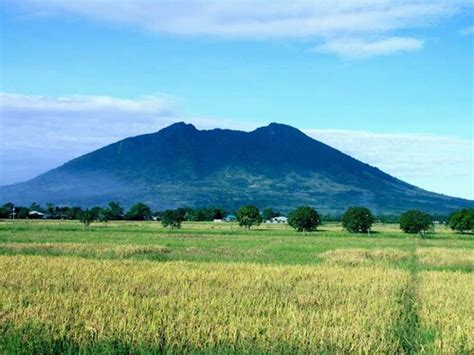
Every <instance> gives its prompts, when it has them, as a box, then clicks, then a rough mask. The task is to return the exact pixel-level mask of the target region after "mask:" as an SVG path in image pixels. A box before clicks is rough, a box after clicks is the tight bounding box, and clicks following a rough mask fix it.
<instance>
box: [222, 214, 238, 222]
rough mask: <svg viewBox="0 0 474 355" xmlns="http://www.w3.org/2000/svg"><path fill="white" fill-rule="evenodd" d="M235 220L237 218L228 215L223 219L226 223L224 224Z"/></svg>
mask: <svg viewBox="0 0 474 355" xmlns="http://www.w3.org/2000/svg"><path fill="white" fill-rule="evenodd" d="M236 219H237V218H236V217H235V216H234V215H233V214H230V215H228V216H227V217H226V218H224V221H226V222H235V220H236Z"/></svg>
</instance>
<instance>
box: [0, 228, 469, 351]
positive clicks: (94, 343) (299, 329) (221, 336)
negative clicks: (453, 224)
mask: <svg viewBox="0 0 474 355" xmlns="http://www.w3.org/2000/svg"><path fill="white" fill-rule="evenodd" d="M473 269H474V236H472V235H461V234H455V233H452V232H451V231H449V230H447V229H446V228H444V227H442V226H438V227H437V228H436V232H435V233H434V234H430V235H428V237H427V238H420V237H419V236H413V235H405V234H402V233H400V232H399V230H398V227H397V226H396V225H377V226H375V228H374V231H373V232H372V233H371V235H370V236H367V235H353V234H349V233H347V232H344V231H342V230H341V227H340V225H338V224H326V225H323V226H321V228H320V231H317V232H313V233H308V234H306V235H303V234H298V233H296V232H294V231H293V230H291V229H290V228H289V227H287V226H284V225H262V226H260V227H258V228H255V229H252V230H251V231H246V230H244V229H241V228H239V227H238V226H236V225H234V224H228V223H185V224H184V225H183V228H182V229H181V230H173V231H170V230H166V229H163V228H162V227H161V226H160V225H159V224H158V223H156V222H137V223H133V222H112V223H110V222H109V223H108V225H106V226H105V225H103V224H94V225H92V226H91V227H90V228H88V229H85V228H83V227H82V225H81V224H79V223H78V222H73V221H57V222H54V221H26V222H25V221H15V222H11V221H4V222H0V353H32V352H35V353H59V352H82V353H130V352H133V353H148V352H155V353H160V352H180V353H181V352H193V353H195V352H204V353H206V352H222V353H229V352H230V353H231V352H245V353H275V352H278V353H298V352H299V353H308V352H319V353H351V352H357V353H428V354H430V353H433V354H434V353H451V354H463V353H465V354H470V353H473V352H474V276H473V275H474V274H473Z"/></svg>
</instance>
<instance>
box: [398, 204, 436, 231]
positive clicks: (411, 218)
mask: <svg viewBox="0 0 474 355" xmlns="http://www.w3.org/2000/svg"><path fill="white" fill-rule="evenodd" d="M432 228H433V220H432V218H431V216H430V215H429V214H428V213H425V212H422V211H419V210H409V211H406V212H405V213H403V214H402V215H401V216H400V229H401V230H402V231H404V232H405V233H422V234H424V233H425V232H427V231H428V230H430V229H432Z"/></svg>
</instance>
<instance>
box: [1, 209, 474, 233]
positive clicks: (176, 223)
mask: <svg viewBox="0 0 474 355" xmlns="http://www.w3.org/2000/svg"><path fill="white" fill-rule="evenodd" d="M40 216H41V218H44V217H47V218H50V219H77V220H80V221H81V222H82V223H84V225H85V226H89V225H90V224H91V223H93V222H104V223H106V222H107V221H110V220H134V221H143V220H150V219H155V220H158V221H160V222H161V223H162V224H163V226H164V227H170V228H180V227H181V223H182V222H184V221H196V222H200V221H213V220H222V219H224V218H225V217H226V216H227V211H226V210H225V209H223V208H221V207H206V208H190V207H182V208H177V209H168V210H165V211H157V212H152V210H151V209H150V207H149V206H147V205H146V204H144V203H141V202H139V203H136V204H134V205H132V206H131V207H130V209H129V210H128V211H125V210H124V208H123V207H122V206H121V205H120V204H119V203H118V202H115V201H112V202H109V204H108V205H107V206H106V207H93V208H90V209H89V208H87V209H82V208H81V207H61V206H54V205H53V204H46V207H45V208H43V207H41V206H40V205H38V204H37V203H33V204H31V206H30V207H23V206H14V205H13V204H12V203H6V204H4V205H3V206H2V207H0V218H17V219H26V218H38V217H40ZM280 216H282V214H281V213H280V212H278V211H275V210H273V209H271V208H266V209H264V210H263V211H262V212H260V210H259V209H258V208H257V207H256V206H252V205H247V206H242V207H241V208H239V209H238V210H237V211H236V212H235V216H232V217H233V218H234V217H235V220H236V221H237V222H238V224H239V225H240V226H242V227H245V228H247V229H250V228H251V227H252V226H255V225H260V224H261V223H262V222H263V221H265V220H271V219H273V218H275V217H280ZM233 218H232V219H233ZM287 218H288V224H289V225H290V226H292V227H293V228H294V229H295V230H296V231H298V232H303V233H306V232H311V231H315V230H317V227H318V226H319V225H320V224H321V222H322V221H323V220H326V221H332V220H334V221H340V222H342V226H343V228H344V229H346V230H347V231H349V232H351V233H370V230H371V228H372V225H373V224H374V223H375V221H376V218H375V216H374V215H373V214H372V212H371V211H370V210H369V209H368V208H366V207H357V206H356V207H350V208H348V209H347V210H346V211H345V212H344V213H343V214H342V215H340V216H328V215H326V216H321V214H320V213H319V212H318V211H316V209H314V208H313V207H311V206H301V207H298V208H296V209H294V210H293V211H291V212H290V213H289V214H288V216H287ZM377 219H378V221H380V222H382V223H384V222H385V223H399V225H400V229H401V230H402V231H404V232H406V233H420V234H425V233H427V232H430V231H432V230H433V229H434V221H435V220H436V221H441V222H445V223H446V224H447V225H448V226H449V227H451V229H453V230H455V231H459V232H461V233H465V232H470V233H472V232H474V209H472V208H466V209H462V210H459V211H455V212H453V213H451V215H449V216H448V217H445V218H440V216H432V215H430V214H428V213H426V212H423V211H420V210H417V209H413V210H408V211H406V212H404V213H402V214H401V215H400V216H388V217H387V216H386V217H385V218H384V216H382V217H378V218H377Z"/></svg>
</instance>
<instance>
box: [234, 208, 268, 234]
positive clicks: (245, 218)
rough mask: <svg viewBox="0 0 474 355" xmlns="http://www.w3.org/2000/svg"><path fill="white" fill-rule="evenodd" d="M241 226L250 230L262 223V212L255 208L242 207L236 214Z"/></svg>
mask: <svg viewBox="0 0 474 355" xmlns="http://www.w3.org/2000/svg"><path fill="white" fill-rule="evenodd" d="M236 217H237V221H238V222H239V226H241V227H245V228H247V229H250V228H251V227H252V226H254V225H257V226H258V225H259V224H260V223H262V216H260V211H259V210H258V208H257V207H255V206H242V207H240V208H239V210H238V211H237V214H236Z"/></svg>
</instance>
